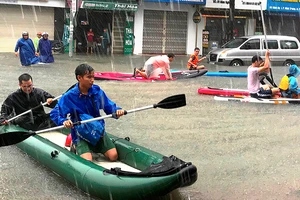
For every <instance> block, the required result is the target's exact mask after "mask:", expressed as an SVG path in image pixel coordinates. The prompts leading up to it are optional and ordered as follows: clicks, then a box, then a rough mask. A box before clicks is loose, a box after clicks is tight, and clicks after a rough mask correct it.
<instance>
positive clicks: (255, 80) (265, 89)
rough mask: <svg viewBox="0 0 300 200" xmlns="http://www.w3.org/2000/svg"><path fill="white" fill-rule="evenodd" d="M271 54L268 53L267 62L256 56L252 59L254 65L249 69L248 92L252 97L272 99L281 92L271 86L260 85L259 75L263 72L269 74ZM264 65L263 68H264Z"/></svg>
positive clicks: (266, 55)
mask: <svg viewBox="0 0 300 200" xmlns="http://www.w3.org/2000/svg"><path fill="white" fill-rule="evenodd" d="M269 56H270V52H269V50H267V51H266V54H265V62H264V63H263V59H262V58H261V57H260V56H258V55H255V56H253V57H252V65H250V66H249V67H248V77H247V81H248V90H249V93H250V96H251V97H254V98H258V97H259V98H272V97H274V96H276V95H277V94H278V93H279V92H280V90H279V88H276V87H272V86H270V85H267V84H266V85H260V78H259V74H260V73H262V72H266V73H268V72H269V71H270V60H269ZM262 63H263V66H262Z"/></svg>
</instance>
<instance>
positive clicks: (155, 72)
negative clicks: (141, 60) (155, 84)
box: [134, 53, 175, 80]
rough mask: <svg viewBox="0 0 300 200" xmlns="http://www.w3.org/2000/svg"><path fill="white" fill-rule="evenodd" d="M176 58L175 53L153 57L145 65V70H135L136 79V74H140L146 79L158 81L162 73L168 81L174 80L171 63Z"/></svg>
mask: <svg viewBox="0 0 300 200" xmlns="http://www.w3.org/2000/svg"><path fill="white" fill-rule="evenodd" d="M174 58H175V55H174V54H173V53H169V54H168V55H162V56H153V57H150V58H149V59H148V60H147V61H146V62H145V65H144V68H143V69H136V68H134V77H135V76H136V74H140V75H141V76H142V77H144V78H146V79H157V78H159V74H160V73H162V72H163V73H164V74H165V76H166V79H167V80H173V78H172V74H171V71H170V62H172V61H173V60H174Z"/></svg>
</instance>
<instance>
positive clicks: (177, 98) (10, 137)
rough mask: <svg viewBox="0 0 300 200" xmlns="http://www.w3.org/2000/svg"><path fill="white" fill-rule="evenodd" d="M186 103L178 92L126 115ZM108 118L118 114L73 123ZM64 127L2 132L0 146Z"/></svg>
mask: <svg viewBox="0 0 300 200" xmlns="http://www.w3.org/2000/svg"><path fill="white" fill-rule="evenodd" d="M185 105H186V99H185V94H178V95H174V96H170V97H167V98H165V99H163V100H162V101H160V102H159V103H157V104H153V105H150V106H145V107H141V108H136V109H132V110H128V111H125V113H124V114H125V115H126V114H129V113H133V112H137V111H142V110H147V109H151V108H163V109H173V108H179V107H182V106H185ZM106 118H116V114H115V113H113V114H110V115H106V116H102V117H96V118H93V119H88V120H84V121H78V122H75V123H73V125H74V126H76V125H80V124H85V123H89V122H92V121H96V120H102V119H106ZM62 128H64V126H63V125H61V126H57V127H53V128H48V129H44V130H40V131H35V132H33V131H27V132H23V131H16V132H7V133H2V134H0V146H8V145H13V144H17V143H19V142H22V141H23V140H26V139H27V138H28V137H30V136H33V135H36V134H39V133H44V132H48V131H54V130H58V129H62Z"/></svg>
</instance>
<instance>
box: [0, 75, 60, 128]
mask: <svg viewBox="0 0 300 200" xmlns="http://www.w3.org/2000/svg"><path fill="white" fill-rule="evenodd" d="M18 79H19V87H20V89H18V90H17V91H15V92H13V93H12V94H10V95H9V96H8V97H7V98H6V100H5V101H4V103H3V104H2V107H1V116H0V123H1V124H2V125H7V124H9V122H10V119H11V118H12V117H15V116H17V115H20V114H22V113H24V112H26V111H28V110H30V109H32V112H29V113H28V114H26V115H22V116H19V117H17V118H16V119H14V120H12V121H11V123H13V124H17V125H19V126H21V127H22V128H25V129H27V130H32V131H36V130H39V129H43V128H49V127H52V126H55V124H54V123H53V122H52V120H51V119H50V118H49V115H48V114H46V113H45V110H44V107H43V106H42V105H41V103H44V102H47V105H48V106H49V107H50V108H54V106H55V104H56V103H57V101H53V98H54V96H52V95H51V94H49V93H48V92H46V91H44V90H42V89H39V88H35V87H33V80H32V77H31V76H30V75H29V74H27V73H24V74H22V75H21V76H19V78H18Z"/></svg>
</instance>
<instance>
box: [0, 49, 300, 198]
mask: <svg viewBox="0 0 300 200" xmlns="http://www.w3.org/2000/svg"><path fill="white" fill-rule="evenodd" d="M147 58H149V56H136V55H134V56H123V55H115V56H112V57H97V56H94V55H89V56H87V55H74V57H73V58H69V57H68V55H67V54H64V55H55V59H56V60H55V63H54V64H49V65H35V66H31V67H20V62H19V59H18V58H15V57H14V54H13V53H11V54H0V60H1V63H0V70H1V71H2V72H1V74H0V85H1V94H0V102H1V103H2V102H3V101H4V99H5V98H6V97H7V95H8V94H9V93H11V92H13V91H15V90H16V89H17V88H18V81H17V78H18V76H19V75H20V74H22V73H24V72H27V73H30V74H31V75H32V76H33V81H34V85H35V87H40V88H43V89H44V90H46V91H48V92H50V93H51V94H53V95H55V96H58V95H60V94H62V93H64V92H65V91H66V90H67V89H68V88H69V87H70V86H71V85H73V84H74V83H75V82H76V80H75V75H74V69H75V68H76V66H77V65H78V64H81V63H84V62H86V63H88V64H90V65H91V66H92V67H94V69H95V70H96V71H121V72H131V71H133V67H141V66H142V65H143V63H144V61H145V60H146V59H147ZM187 60H188V57H187V56H177V57H176V58H175V61H174V62H173V63H172V64H171V67H172V68H174V69H186V68H185V64H186V61H187ZM246 68H247V67H218V66H208V69H209V70H210V71H219V70H228V71H241V72H245V71H246ZM272 69H273V75H274V80H275V81H276V82H277V83H278V82H279V80H280V78H281V77H282V76H283V75H284V74H286V73H287V71H288V69H287V67H276V66H275V67H273V68H272ZM95 84H98V85H100V86H101V87H102V89H104V91H105V92H106V94H107V95H108V96H109V97H110V98H111V99H112V100H113V101H115V102H116V103H117V104H118V105H120V106H121V107H122V108H124V109H126V110H129V109H134V108H139V107H143V106H148V105H152V104H155V103H158V102H159V101H161V100H163V99H164V98H166V97H168V96H171V95H175V94H181V93H184V94H186V99H187V105H186V106H185V107H181V108H177V109H170V110H166V109H161V108H157V109H149V110H144V111H141V112H136V113H131V114H128V115H126V116H123V117H122V118H120V119H119V120H114V119H107V120H106V128H107V131H108V132H110V133H112V134H114V135H116V136H119V137H127V136H128V137H130V138H131V141H132V142H134V143H137V144H139V145H142V146H145V147H148V148H150V149H152V150H154V151H157V152H160V153H161V154H164V155H167V156H169V155H175V156H177V157H178V158H181V159H183V160H184V161H189V162H192V163H193V164H194V165H195V166H196V167H197V169H198V180H197V181H196V182H195V183H194V184H193V185H191V186H189V187H185V188H181V189H179V190H177V191H175V192H173V193H171V194H169V195H167V196H166V197H164V198H162V199H173V200H174V199H180V200H188V199H193V200H199V199H201V200H217V199H227V200H233V199H238V200H240V199H264V200H265V199H287V200H290V199H299V198H300V190H299V188H300V136H299V132H300V131H299V119H300V118H299V117H300V113H299V109H300V107H299V106H298V105H263V104H250V103H238V102H217V101H215V100H214V99H213V96H205V95H199V94H198V93H197V89H198V88H199V87H205V86H210V87H224V88H240V89H246V86H247V83H246V78H224V77H205V76H203V77H199V78H194V79H186V80H178V81H168V82H153V83H138V82H117V81H97V80H95ZM0 170H1V175H0V199H94V198H92V197H89V196H88V195H86V194H85V193H83V192H81V191H80V190H79V189H77V188H75V187H74V186H72V185H71V184H69V183H68V182H66V181H65V180H64V179H63V178H62V177H59V176H57V175H56V174H54V173H52V172H51V171H50V170H48V169H47V166H43V165H41V164H39V163H38V162H37V161H35V160H33V159H31V158H30V157H28V156H26V155H25V154H24V153H23V152H21V151H20V150H18V148H17V147H15V146H9V147H1V148H0Z"/></svg>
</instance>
